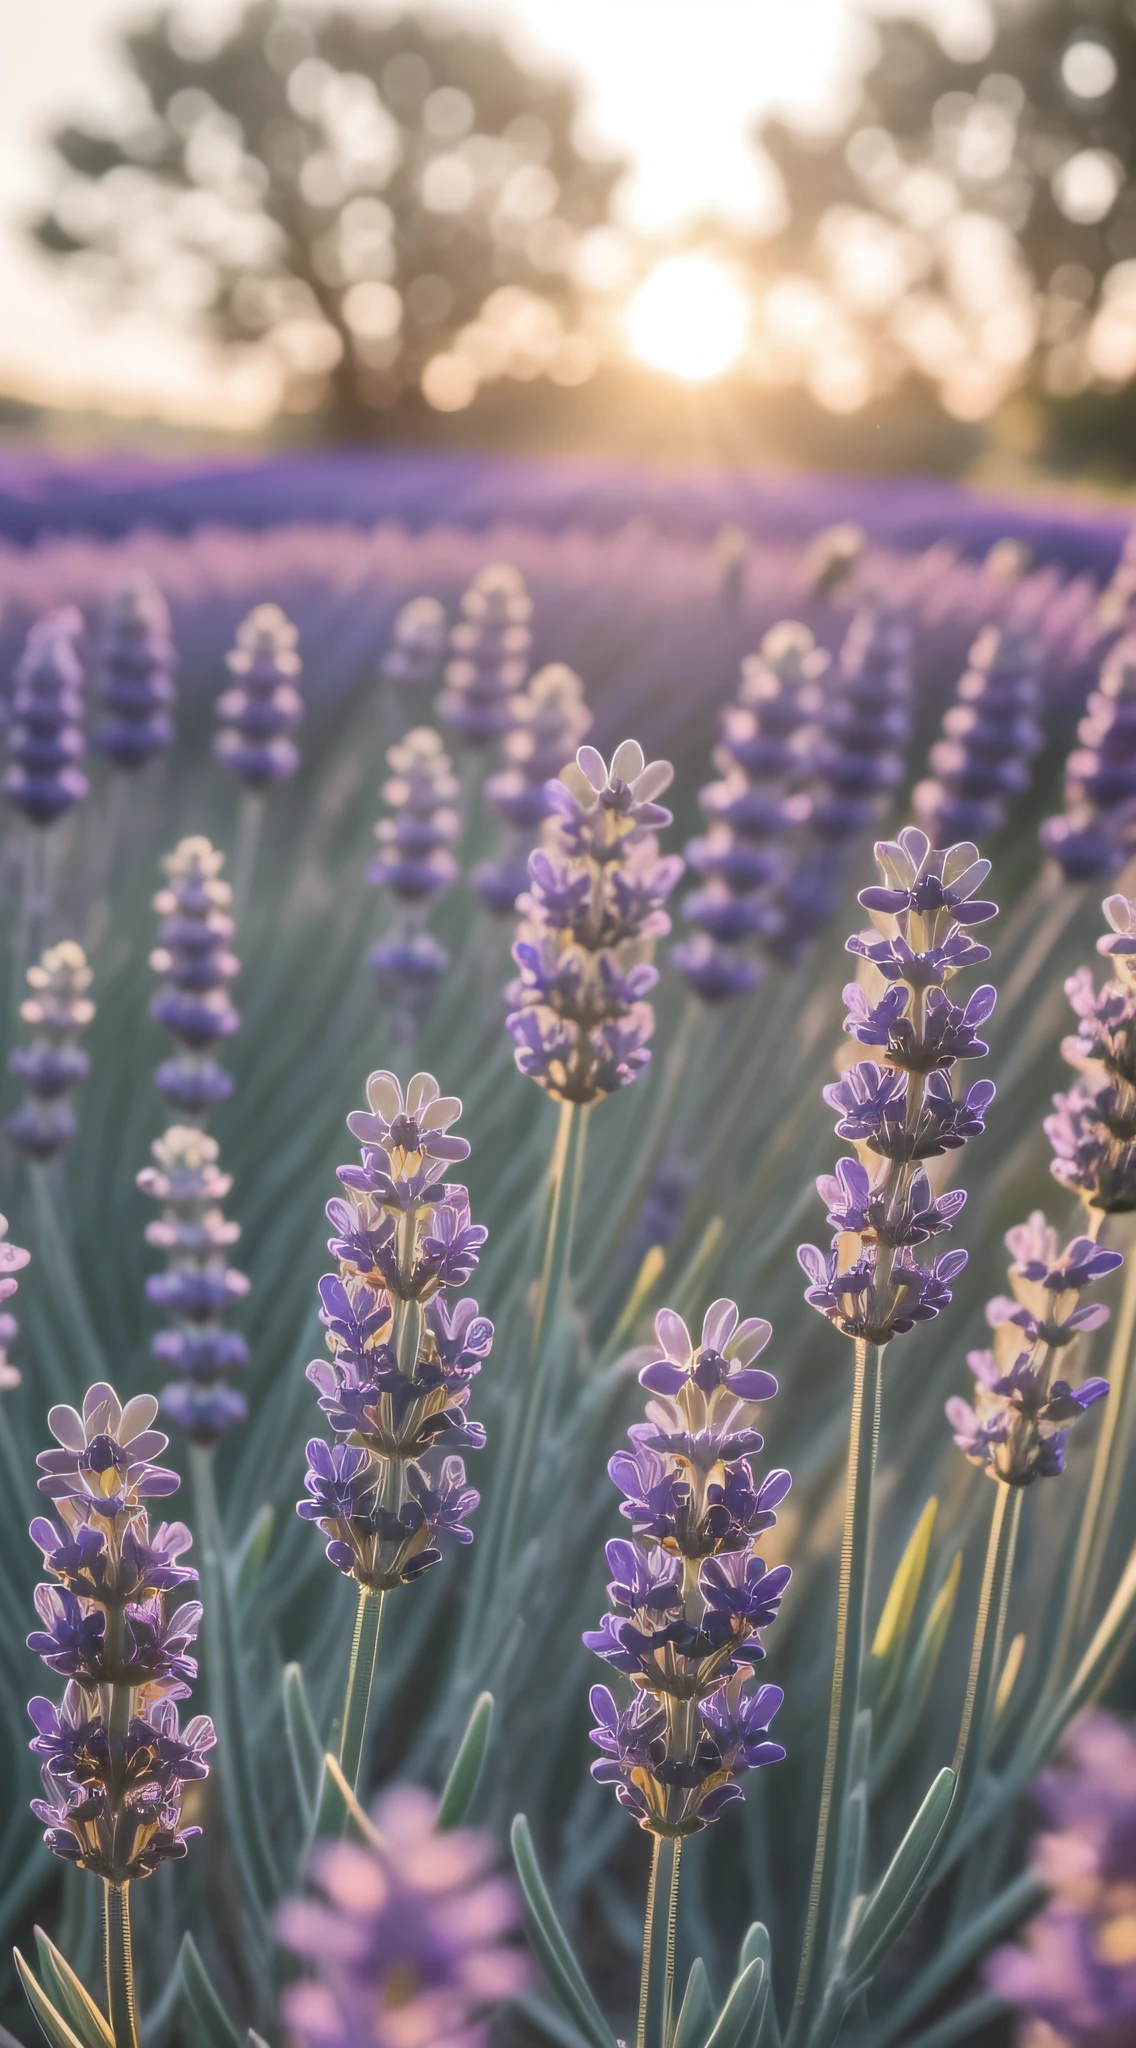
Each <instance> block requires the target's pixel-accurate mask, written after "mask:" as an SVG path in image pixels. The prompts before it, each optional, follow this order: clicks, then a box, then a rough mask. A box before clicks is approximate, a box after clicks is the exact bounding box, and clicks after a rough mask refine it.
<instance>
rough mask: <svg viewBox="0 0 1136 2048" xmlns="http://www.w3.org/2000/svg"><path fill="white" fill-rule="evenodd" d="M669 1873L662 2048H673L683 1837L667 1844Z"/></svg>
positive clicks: (673, 1837) (672, 1839)
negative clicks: (679, 1875)
mask: <svg viewBox="0 0 1136 2048" xmlns="http://www.w3.org/2000/svg"><path fill="white" fill-rule="evenodd" d="M667 1851H668V1856H667V1861H668V1863H669V1865H670V1869H669V1872H668V1895H667V1955H666V1968H665V1971H664V1974H663V2030H662V2048H671V2040H672V2038H673V2034H674V1983H675V1941H676V1938H677V1934H678V1864H679V1857H680V1855H681V1854H682V1838H681V1836H672V1837H671V1839H670V1841H669V1842H668V1843H667Z"/></svg>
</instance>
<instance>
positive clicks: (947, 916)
mask: <svg viewBox="0 0 1136 2048" xmlns="http://www.w3.org/2000/svg"><path fill="white" fill-rule="evenodd" d="M876 860H877V862H878V864H879V868H880V872H881V876H882V885H877V886H874V887H872V888H870V889H864V890H862V891H861V893H860V898H859V900H860V902H861V903H862V904H863V906H864V908H865V910H867V911H868V913H869V915H870V917H871V919H872V925H873V929H872V930H871V931H868V932H862V933H859V934H857V935H855V936H853V937H852V938H850V939H849V940H848V951H849V952H850V953H855V954H858V955H859V957H860V959H861V960H862V961H863V962H864V963H865V970H864V971H865V972H866V973H867V975H868V977H869V978H870V984H871V985H870V987H869V988H868V989H865V988H864V987H863V986H861V984H860V983H858V982H852V983H850V984H849V985H848V987H847V988H846V989H845V991H844V1000H845V1002H846V1003H847V1005H848V1015H847V1017H846V1018H845V1022H844V1028H845V1030H846V1031H848V1032H849V1033H850V1034H851V1035H852V1037H853V1038H855V1039H858V1040H859V1042H860V1044H861V1045H867V1046H871V1047H872V1048H873V1050H874V1051H875V1052H876V1054H877V1058H876V1059H870V1060H861V1061H860V1062H859V1063H858V1064H856V1065H854V1066H851V1067H848V1068H847V1069H846V1070H845V1072H844V1073H843V1074H842V1075H841V1077H840V1079H839V1081H836V1082H834V1083H832V1084H831V1085H830V1086H829V1087H827V1088H826V1089H825V1091H824V1099H825V1101H826V1102H827V1103H828V1104H829V1105H830V1106H831V1107H832V1108H833V1109H835V1110H837V1111H838V1112H839V1121H838V1123H837V1126H836V1130H837V1135H838V1136H839V1137H842V1138H845V1139H846V1140H847V1141H848V1143H849V1144H850V1145H851V1146H852V1147H853V1149H854V1152H855V1158H854V1159H843V1160H841V1161H840V1163H839V1165H838V1166H837V1169H836V1172H835V1174H833V1175H822V1176H821V1178H820V1179H819V1180H818V1181H817V1190H818V1192H819V1194H820V1196H821V1199H822V1200H823V1201H824V1202H825V1203H826V1204H827V1206H828V1222H829V1224H830V1225H831V1227H832V1231H833V1238H832V1247H831V1250H830V1251H829V1252H828V1253H827V1254H826V1253H824V1252H822V1251H819V1250H818V1249H817V1247H816V1246H815V1245H802V1246H801V1247H800V1250H799V1251H798V1254H797V1256H798V1258H799V1259H800V1262H801V1265H802V1266H803V1268H804V1270H805V1273H806V1275H807V1277H808V1279H809V1281H810V1282H811V1285H810V1286H809V1287H808V1288H807V1289H806V1293H805V1299H806V1301H808V1302H811V1304H812V1306H813V1307H814V1308H816V1309H819V1310H820V1312H821V1314H822V1315H825V1316H827V1317H828V1319H829V1321H830V1322H832V1323H835V1325H836V1327H837V1329H839V1330H842V1331H843V1332H844V1334H845V1335H846V1336H848V1337H854V1338H857V1339H862V1340H866V1341H867V1342H869V1343H872V1344H886V1343H887V1342H888V1341H889V1339H890V1338H892V1337H894V1336H897V1335H902V1334H903V1332H905V1331H907V1330H910V1329H911V1327H912V1325H913V1324H914V1323H917V1322H925V1321H927V1320H928V1319H929V1318H930V1317H933V1316H937V1315H938V1314H939V1312H940V1310H941V1309H944V1308H945V1307H946V1306H947V1304H948V1303H949V1301H950V1299H951V1283H952V1281H953V1280H954V1279H955V1278H956V1276H957V1275H958V1274H959V1273H960V1272H961V1271H962V1269H963V1267H964V1266H965V1264H966V1253H965V1251H961V1250H960V1251H949V1252H942V1253H940V1254H939V1256H938V1257H937V1258H934V1259H932V1260H930V1261H929V1263H927V1264H921V1263H920V1262H919V1261H918V1259H917V1258H916V1255H915V1254H916V1248H917V1247H918V1246H920V1245H922V1244H924V1243H925V1242H926V1241H927V1239H928V1238H931V1237H934V1236H938V1235H939V1234H940V1233H941V1232H943V1231H945V1230H948V1229H949V1228H950V1226H951V1224H952V1223H953V1221H954V1219H955V1217H956V1216H957V1214H958V1212H959V1210H960V1209H961V1207H962V1205H963V1203H964V1202H965V1200H966V1196H965V1195H964V1194H963V1193H962V1192H961V1190H953V1191H951V1192H948V1193H946V1194H943V1195H939V1196H937V1197H936V1196H934V1195H933V1194H932V1192H931V1187H930V1183H929V1181H928V1178H927V1174H926V1170H925V1168H924V1165H923V1162H924V1160H927V1159H933V1158H937V1157H938V1156H939V1155H940V1154H942V1153H944V1152H948V1151H956V1150H957V1149H958V1148H959V1147H960V1146H962V1145H963V1144H965V1142H966V1140H967V1139H968V1138H970V1137H973V1136H975V1135H976V1134H977V1133H978V1132H980V1131H981V1130H982V1129H983V1124H984V1119H985V1116H986V1112H987V1110H988V1108H989V1106H990V1103H991V1101H992V1100H993V1097H994V1083H993V1082H992V1081H975V1082H972V1083H971V1085H970V1087H969V1088H967V1089H966V1090H965V1092H961V1093H959V1094H957V1095H956V1094H955V1092H954V1090H953V1089H952V1086H951V1078H950V1077H951V1070H952V1069H953V1067H954V1066H955V1064H956V1062H957V1061H958V1060H960V1059H974V1058H980V1057H981V1056H982V1055H983V1054H984V1053H985V1052H986V1050H987V1048H986V1046H985V1044H984V1043H983V1041H982V1039H981V1038H980V1037H979V1035H978V1033H979V1030H980V1028H981V1026H982V1024H983V1023H984V1022H985V1020H986V1018H987V1017H989V1015H990V1013H991V1011H992V1010H993V1008H994V1000H995V998H994V990H993V989H992V988H989V987H983V988H979V989H976V990H975V991H974V993H973V994H972V995H971V997H970V999H969V1001H968V1002H967V1003H966V1004H965V1006H964V1005H961V1004H958V1003H955V1002H952V1000H951V998H950V997H949V996H948V994H947V983H948V982H949V981H951V980H952V979H953V978H954V976H955V975H956V974H958V973H960V972H961V971H963V970H965V969H967V968H970V967H974V966H977V965H978V964H979V963H980V962H981V961H983V960H988V959H989V958H990V952H989V948H988V947H986V946H984V945H981V944H980V943H979V942H978V941H977V940H976V939H974V938H972V937H971V927H972V926H974V925H978V924H984V923H985V922H986V921H987V920H988V919H989V918H991V917H994V916H995V915H996V906H995V905H994V904H993V903H989V902H985V901H983V900H981V899H976V898H975V891H976V890H977V889H979V888H980V887H981V885H982V883H983V882H984V881H985V880H986V877H987V875H988V874H989V872H990V863H989V861H986V860H979V858H978V852H977V848H976V847H974V846H972V845H970V844H969V843H967V842H965V841H964V842H963V843H962V844H961V845H958V846H950V847H946V848H945V849H940V850H935V849H933V848H932V847H931V844H930V842H929V840H928V839H927V836H926V834H925V833H923V832H920V831H918V830H916V828H915V827H914V826H908V827H907V828H906V830H905V831H903V832H901V833H900V835H899V838H898V840H896V841H894V842H889V841H887V840H884V841H881V842H879V843H878V844H877V846H876Z"/></svg>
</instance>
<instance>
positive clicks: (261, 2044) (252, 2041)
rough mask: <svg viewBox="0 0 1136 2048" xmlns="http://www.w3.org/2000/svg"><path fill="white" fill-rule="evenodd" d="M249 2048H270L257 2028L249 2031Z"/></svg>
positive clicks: (251, 2028)
mask: <svg viewBox="0 0 1136 2048" xmlns="http://www.w3.org/2000/svg"><path fill="white" fill-rule="evenodd" d="M248 2048H268V2043H267V2041H266V2040H265V2038H264V2035H263V2034H258V2033H257V2031H256V2029H255V2027H250V2028H249V2030H248Z"/></svg>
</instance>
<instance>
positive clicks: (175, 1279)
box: [138, 1124, 249, 1445]
mask: <svg viewBox="0 0 1136 2048" xmlns="http://www.w3.org/2000/svg"><path fill="white" fill-rule="evenodd" d="M151 1151H152V1152H153V1155H154V1161H155V1164H154V1165H153V1166H147V1167H144V1168H143V1169H142V1172H141V1173H140V1174H139V1175H138V1186H139V1187H140V1188H141V1190H142V1193H143V1194H144V1195H149V1196H150V1197H151V1199H152V1200H154V1201H156V1202H160V1203H161V1204H162V1214H161V1217H160V1218H159V1220H158V1221H157V1222H154V1223H148V1224H147V1226H146V1242H147V1244H150V1245H153V1246H154V1247H155V1249H156V1250H158V1251H163V1252H165V1254H166V1271H165V1272H164V1273H155V1274H152V1275H151V1276H150V1278H149V1279H148V1280H147V1282H146V1293H147V1296H148V1297H149V1299H150V1300H151V1301H152V1302H153V1303H154V1305H155V1307H157V1308H160V1309H162V1310H163V1311H164V1312H165V1314H166V1315H167V1316H168V1317H169V1318H170V1326H169V1328H168V1329H164V1330H160V1331H159V1332H158V1334H157V1336H156V1337H155V1338H154V1341H153V1343H152V1344H151V1346H150V1350H151V1354H152V1356H153V1357H154V1358H155V1359H157V1361H158V1363H159V1365H163V1366H166V1367H167V1368H168V1367H172V1368H173V1370H174V1371H175V1372H176V1373H177V1374H178V1378H177V1379H175V1380H172V1381H171V1382H170V1383H169V1385H168V1386H165V1387H163V1388H162V1391H161V1394H160V1396H159V1403H160V1406H161V1409H162V1412H163V1414H165V1415H167V1416H168V1417H169V1419H170V1420H171V1422H176V1423H177V1424H178V1426H179V1428H181V1429H184V1430H185V1431H186V1433H187V1435H188V1436H189V1438H190V1440H191V1441H192V1442H193V1443H196V1444H202V1445H212V1444H215V1443H216V1442H217V1441H218V1439H219V1438H220V1437H221V1436H223V1435H224V1433H225V1431H226V1430H228V1429H231V1428H232V1427H233V1425H234V1424H235V1423H239V1422H244V1421H245V1420H246V1418H247V1415H248V1404H247V1402H246V1401H245V1398H244V1396H243V1394H239V1393H238V1392H237V1391H236V1389H235V1387H233V1386H231V1385H230V1384H229V1383H230V1381H231V1379H232V1376H233V1374H234V1373H236V1372H239V1371H240V1370H241V1368H242V1367H243V1366H246V1365H247V1364H248V1356H249V1354H248V1345H247V1344H246V1342H245V1340H244V1338H243V1337H242V1336H241V1335H240V1333H239V1332H238V1331H236V1330H229V1329H226V1327H225V1323H224V1320H223V1319H224V1317H225V1315H226V1314H227V1313H228V1311H229V1310H230V1309H231V1308H232V1307H233V1306H234V1305H235V1304H236V1303H237V1302H239V1301H243V1300H244V1298H245V1295H246V1294H247V1293H248V1288H249V1283H248V1280H247V1278H246V1277H245V1275H244V1274H243V1273H238V1272H236V1271H235V1270H234V1268H232V1267H231V1266H230V1265H229V1264H228V1263H227V1260H228V1254H229V1252H230V1250H231V1249H232V1247H233V1245H235V1244H236V1242H237V1240H238V1238H239V1237H240V1234H241V1231H240V1225H239V1224H238V1223H232V1222H229V1221H228V1220H227V1219H226V1217H225V1215H224V1213H223V1211H222V1208H221V1204H222V1202H223V1201H224V1199H225V1196H226V1195H227V1194H228V1192H229V1189H230V1188H231V1187H232V1184H233V1183H232V1177H231V1176H230V1175H229V1174H227V1173H222V1172H221V1169H220V1167H219V1166H218V1164H217V1160H218V1157H219V1152H220V1148H219V1146H218V1144H217V1141H216V1139H215V1138H210V1137H208V1136H207V1135H206V1133H205V1132H204V1131H201V1130H198V1129H196V1128H195V1127H194V1126H192V1125H185V1124H172V1125H171V1126H170V1129H169V1130H168V1131H165V1132H163V1134H162V1136H161V1137H160V1138H156V1139H155V1141H154V1143H153V1145H152V1146H151Z"/></svg>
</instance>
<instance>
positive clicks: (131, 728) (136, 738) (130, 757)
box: [91, 575, 177, 770]
mask: <svg viewBox="0 0 1136 2048" xmlns="http://www.w3.org/2000/svg"><path fill="white" fill-rule="evenodd" d="M176 667H177V654H176V651H175V649H174V644H173V639H172V636H171V631H170V615H169V610H168V607H167V605H166V601H165V599H164V598H163V596H162V593H161V591H160V590H159V589H158V587H157V585H156V584H155V583H153V582H151V580H150V578H149V577H147V576H137V575H136V576H134V577H132V579H131V580H130V582H128V583H126V584H124V585H123V586H122V588H121V589H119V590H117V591H115V593H114V595H113V597H112V598H111V600H110V602H109V604H108V605H107V606H106V607H105V610H104V613H103V619H102V630H101V633H100V638H99V681H100V696H101V700H102V716H101V718H100V719H99V720H98V722H97V723H96V725H95V728H94V731H93V732H92V734H91V745H92V746H93V747H94V748H95V750H96V752H98V753H100V754H104V755H105V756H106V758H107V760H108V761H110V762H111V764H112V765H113V766H114V767H115V768H122V769H126V770H131V769H136V768H144V767H145V765H146V763H147V761H150V760H152V759H153V758H154V756H155V755H157V754H163V753H165V752H166V751H167V749H168V748H170V747H171V746H172V745H173V742H174V718H173V707H174V705H175V704H176V702H177V685H176V683H175V682H174V671H175V669H176Z"/></svg>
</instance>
